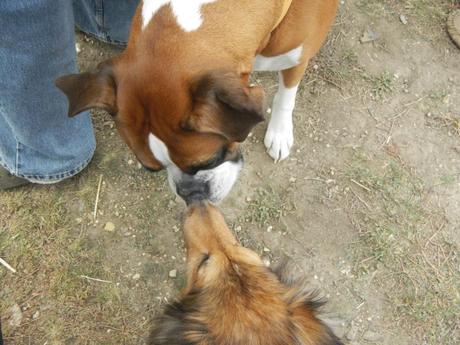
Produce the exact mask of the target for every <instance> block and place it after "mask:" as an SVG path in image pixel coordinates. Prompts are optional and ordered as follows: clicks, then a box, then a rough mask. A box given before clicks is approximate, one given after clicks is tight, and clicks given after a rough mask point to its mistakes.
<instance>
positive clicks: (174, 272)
mask: <svg viewBox="0 0 460 345" xmlns="http://www.w3.org/2000/svg"><path fill="white" fill-rule="evenodd" d="M176 277H177V270H171V271H169V278H176Z"/></svg>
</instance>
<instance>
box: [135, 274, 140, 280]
mask: <svg viewBox="0 0 460 345" xmlns="http://www.w3.org/2000/svg"><path fill="white" fill-rule="evenodd" d="M140 277H141V275H140V274H139V273H136V274H135V275H133V280H139V279H140Z"/></svg>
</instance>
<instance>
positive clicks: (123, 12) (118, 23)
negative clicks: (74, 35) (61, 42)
mask: <svg viewBox="0 0 460 345" xmlns="http://www.w3.org/2000/svg"><path fill="white" fill-rule="evenodd" d="M139 2H140V1H139V0H73V7H74V13H75V23H76V25H77V27H78V28H79V29H80V30H81V31H83V32H85V33H87V34H89V35H91V36H94V37H96V38H97V39H99V40H101V41H104V42H107V43H112V44H117V45H126V42H127V41H128V36H129V28H130V26H131V19H132V17H133V16H134V12H135V11H136V7H137V5H138V4H139Z"/></svg>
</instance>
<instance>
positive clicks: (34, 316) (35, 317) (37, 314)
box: [32, 310, 40, 320]
mask: <svg viewBox="0 0 460 345" xmlns="http://www.w3.org/2000/svg"><path fill="white" fill-rule="evenodd" d="M39 316H40V312H39V311H38V310H37V311H36V312H35V313H34V315H32V320H37V319H38V317H39Z"/></svg>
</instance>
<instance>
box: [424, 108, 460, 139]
mask: <svg viewBox="0 0 460 345" xmlns="http://www.w3.org/2000/svg"><path fill="white" fill-rule="evenodd" d="M427 122H428V125H430V126H432V127H435V128H442V129H446V130H447V132H448V134H449V135H450V136H460V115H455V114H453V113H446V114H439V115H434V116H433V115H430V116H429V117H427Z"/></svg>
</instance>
